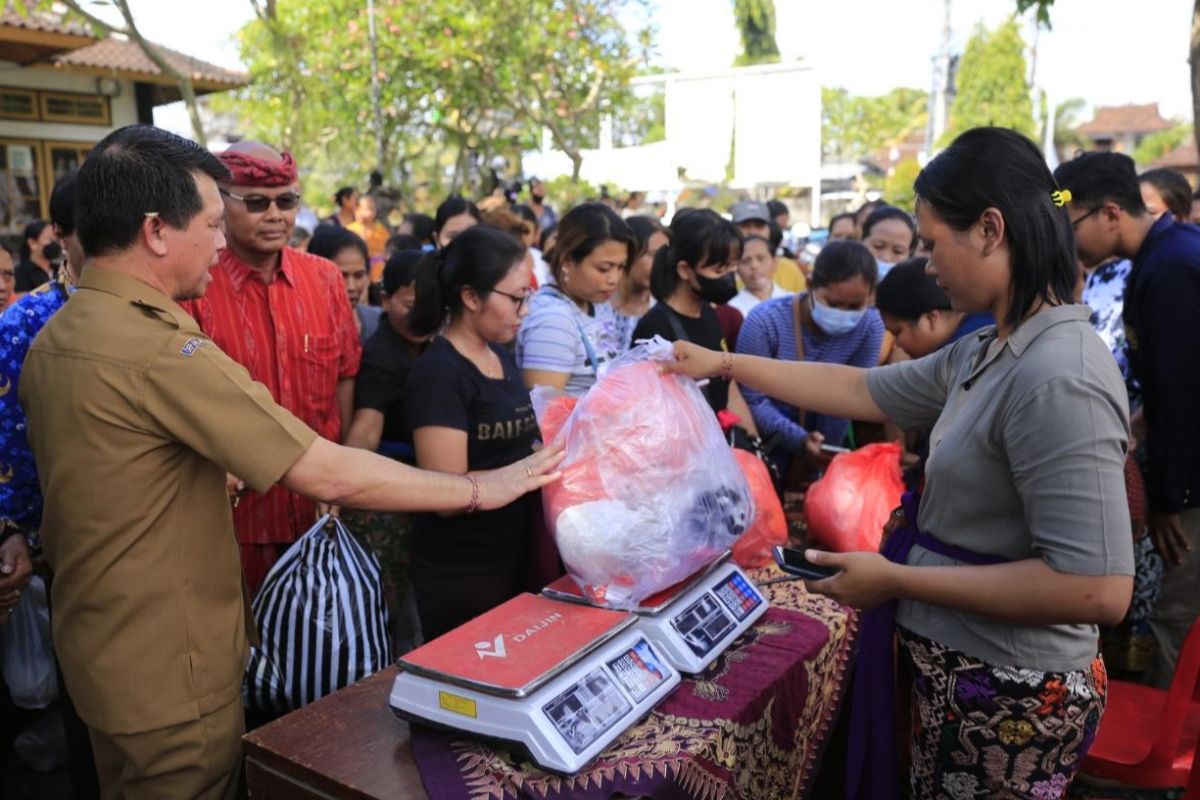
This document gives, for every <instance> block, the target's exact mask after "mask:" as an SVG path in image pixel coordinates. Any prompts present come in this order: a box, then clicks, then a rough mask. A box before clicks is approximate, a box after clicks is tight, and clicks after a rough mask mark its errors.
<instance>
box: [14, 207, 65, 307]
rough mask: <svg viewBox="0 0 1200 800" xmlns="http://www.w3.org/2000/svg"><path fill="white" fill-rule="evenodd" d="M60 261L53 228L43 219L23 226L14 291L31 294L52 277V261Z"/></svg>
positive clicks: (59, 248)
mask: <svg viewBox="0 0 1200 800" xmlns="http://www.w3.org/2000/svg"><path fill="white" fill-rule="evenodd" d="M61 260H62V245H60V244H59V243H58V242H57V241H55V240H54V227H53V226H52V225H51V224H50V223H49V222H46V221H45V220H44V219H35V220H34V221H33V222H30V223H29V224H28V225H26V226H25V231H24V237H23V238H22V240H21V260H20V261H18V262H17V268H16V273H17V279H16V291H17V293H18V294H20V293H23V292H32V291H33V290H34V289H36V288H37V287H39V286H41V285H42V284H43V283H49V282H50V280H51V279H52V278H53V277H54V268H55V264H54V263H52V262H54V261H61Z"/></svg>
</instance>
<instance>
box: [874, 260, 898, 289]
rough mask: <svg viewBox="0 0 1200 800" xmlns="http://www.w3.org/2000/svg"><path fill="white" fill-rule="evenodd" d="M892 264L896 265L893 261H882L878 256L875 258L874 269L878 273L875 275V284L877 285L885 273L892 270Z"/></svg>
mask: <svg viewBox="0 0 1200 800" xmlns="http://www.w3.org/2000/svg"><path fill="white" fill-rule="evenodd" d="M894 266H896V262H895V261H884V260H883V259H879V258H877V259H875V269H876V270H878V274H877V275H876V276H875V285H876V286H878V285H879V282H880V281H881V280H883V276H884V275H887V274H888V273H889V272H891V271H892V267H894Z"/></svg>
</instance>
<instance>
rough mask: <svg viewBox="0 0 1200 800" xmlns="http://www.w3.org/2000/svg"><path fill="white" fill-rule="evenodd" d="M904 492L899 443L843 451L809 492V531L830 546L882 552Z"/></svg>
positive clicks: (806, 513)
mask: <svg viewBox="0 0 1200 800" xmlns="http://www.w3.org/2000/svg"><path fill="white" fill-rule="evenodd" d="M902 494H904V480H903V479H902V478H901V473H900V443H899V442H884V443H882V444H869V445H867V446H866V447H863V448H860V449H858V450H855V451H853V452H851V453H842V454H841V455H839V456H837V457H835V458H834V459H833V461H832V462H831V463H830V465H829V469H827V470H826V471H825V475H824V476H823V477H822V478H821V479H820V480H819V481H817V482H816V483H814V484H813V485H812V486H811V487H809V490H808V494H807V495H805V498H804V516H805V518H806V519H807V520H808V532H809V534H810V535H811V536H812V539H813V541H814V543H816V544H817V545H818V546H820V547H823V548H825V549H827V550H833V551H836V552H839V553H847V552H851V551H854V550H867V551H875V552H878V550H879V542H880V540H881V539H882V538H883V526H884V525H885V524H886V523H887V521H888V517H890V516H891V513H892V510H893V509H895V508H896V506H898V505H900V495H902Z"/></svg>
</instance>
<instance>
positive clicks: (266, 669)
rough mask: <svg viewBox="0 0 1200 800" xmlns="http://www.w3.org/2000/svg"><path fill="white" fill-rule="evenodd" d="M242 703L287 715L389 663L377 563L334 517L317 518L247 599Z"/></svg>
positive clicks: (385, 620)
mask: <svg viewBox="0 0 1200 800" xmlns="http://www.w3.org/2000/svg"><path fill="white" fill-rule="evenodd" d="M251 607H252V609H253V611H254V620H255V622H257V623H258V630H259V635H260V637H261V639H262V644H260V645H259V646H258V647H255V648H254V649H253V650H252V651H251V653H250V663H249V665H248V666H247V667H246V678H245V683H244V686H243V693H244V695H245V701H246V707H247V708H249V709H252V710H255V711H264V712H271V713H284V712H287V711H292V710H294V709H297V708H300V707H301V706H304V705H307V704H308V703H311V702H312V701H314V700H316V699H318V698H320V697H324V696H325V695H327V694H331V693H332V692H335V691H337V690H338V689H341V688H343V687H346V686H349V685H350V684H352V683H354V682H355V681H358V680H360V679H362V678H365V677H366V676H368V675H371V674H373V673H375V672H378V671H379V670H381V669H383V668H384V667H386V666H387V665H388V664H390V663H391V661H392V640H391V636H390V635H389V633H388V611H387V602H386V601H385V599H384V595H383V580H382V577H381V576H380V572H379V562H378V560H376V558H375V556H374V555H373V554H372V553H369V552H368V551H367V550H365V549H364V548H363V547H362V545H360V544H359V543H358V542H357V541H356V540H355V538H354V537H353V536H352V535H351V534H350V531H349V530H347V528H346V526H345V525H344V524H342V521H341V520H339V519H334V518H332V517H329V516H325V517H322V518H321V519H320V520H319V521H318V522H317V524H316V525H314V526H313V527H312V528H311V529H310V530H309V531H308V532H307V533H305V534H304V535H303V536H301V537H300V539H299V540H297V541H296V543H295V544H293V545H292V546H291V547H290V548H288V550H287V552H286V553H284V554H283V557H282V558H280V559H279V561H277V562H276V563H275V566H273V567H271V571H270V572H268V573H267V577H266V579H265V580H264V581H263V585H262V588H261V589H259V591H258V595H257V596H256V597H255V598H254V602H253V604H252V606H251Z"/></svg>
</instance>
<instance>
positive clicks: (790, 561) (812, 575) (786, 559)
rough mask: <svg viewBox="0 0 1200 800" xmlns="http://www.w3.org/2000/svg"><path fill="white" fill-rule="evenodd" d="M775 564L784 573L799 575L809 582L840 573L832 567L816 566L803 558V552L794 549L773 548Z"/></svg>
mask: <svg viewBox="0 0 1200 800" xmlns="http://www.w3.org/2000/svg"><path fill="white" fill-rule="evenodd" d="M775 563H776V564H778V565H779V568H780V569H781V570H783V571H784V572H788V573H791V574H792V575H799V576H800V577H801V578H807V579H808V580H810V581H819V580H824V579H825V578H832V577H833V576H834V575H837V574H838V573H839V572H841V570H840V569H834V568H833V567H820V566H817V565H816V564H814V563H812V562H811V561H809V560H808V559H807V558H805V557H804V551H803V550H797V549H796V548H794V547H778V546H777V547H776V548H775Z"/></svg>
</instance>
